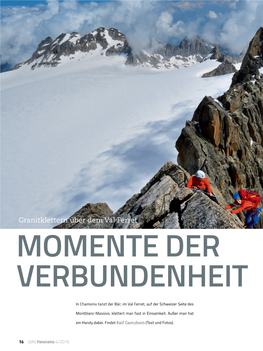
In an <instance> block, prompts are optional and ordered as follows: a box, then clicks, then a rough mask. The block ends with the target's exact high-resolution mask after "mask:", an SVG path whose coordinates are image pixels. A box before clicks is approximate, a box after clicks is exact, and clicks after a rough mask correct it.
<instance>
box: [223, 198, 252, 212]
mask: <svg viewBox="0 0 263 351" xmlns="http://www.w3.org/2000/svg"><path fill="white" fill-rule="evenodd" d="M235 206H240V207H239V208H237V209H236V210H232V211H230V212H231V213H239V212H242V211H243V210H251V209H254V208H255V203H254V202H252V201H249V200H242V203H241V205H239V204H238V203H237V202H234V203H233V204H231V205H228V206H226V207H225V209H226V210H227V209H229V208H232V207H235Z"/></svg>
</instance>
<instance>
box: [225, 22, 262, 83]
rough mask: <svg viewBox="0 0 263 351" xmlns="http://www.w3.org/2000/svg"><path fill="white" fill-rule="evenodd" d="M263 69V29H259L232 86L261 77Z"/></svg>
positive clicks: (234, 77)
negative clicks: (260, 70) (260, 69)
mask: <svg viewBox="0 0 263 351" xmlns="http://www.w3.org/2000/svg"><path fill="white" fill-rule="evenodd" d="M261 67H263V27H261V28H259V30H258V31H257V33H256V35H255V36H254V38H253V39H252V40H251V42H250V43H249V47H248V50H247V53H246V55H245V57H244V59H243V61H242V65H241V68H240V70H239V71H238V72H237V73H236V74H235V75H234V76H233V80H232V85H231V87H234V86H235V85H236V84H238V83H243V82H247V81H250V80H251V79H253V78H258V77H259V75H260V74H259V68H261Z"/></svg>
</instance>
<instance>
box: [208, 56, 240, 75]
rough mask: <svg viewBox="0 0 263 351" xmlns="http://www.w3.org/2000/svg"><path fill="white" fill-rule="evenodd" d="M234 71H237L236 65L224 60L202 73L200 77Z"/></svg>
mask: <svg viewBox="0 0 263 351" xmlns="http://www.w3.org/2000/svg"><path fill="white" fill-rule="evenodd" d="M235 72H237V69H236V67H235V66H234V65H233V64H232V63H231V62H229V61H228V60H226V61H224V62H223V63H221V65H219V66H218V67H217V68H216V69H214V70H213V71H211V72H208V73H205V74H203V75H202V78H209V77H216V76H223V75H224V74H230V73H235Z"/></svg>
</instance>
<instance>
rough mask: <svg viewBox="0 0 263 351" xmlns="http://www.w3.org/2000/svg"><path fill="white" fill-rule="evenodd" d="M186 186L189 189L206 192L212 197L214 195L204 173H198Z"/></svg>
mask: <svg viewBox="0 0 263 351" xmlns="http://www.w3.org/2000/svg"><path fill="white" fill-rule="evenodd" d="M186 186H187V188H192V189H201V190H206V191H207V192H208V193H209V195H210V196H212V195H213V194H212V189H211V186H210V184H209V182H208V180H207V179H206V177H205V174H204V172H203V171H200V170H199V171H197V172H196V174H195V175H194V176H192V177H191V178H190V179H189V181H188V183H187V185H186Z"/></svg>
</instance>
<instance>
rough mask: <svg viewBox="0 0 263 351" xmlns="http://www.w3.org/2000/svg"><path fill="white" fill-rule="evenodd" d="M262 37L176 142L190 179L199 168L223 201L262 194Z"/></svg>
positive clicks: (262, 225)
mask: <svg viewBox="0 0 263 351" xmlns="http://www.w3.org/2000/svg"><path fill="white" fill-rule="evenodd" d="M262 35H263V28H260V29H259V31H258V32H257V34H256V36H255V38H256V39H255V38H253V40H252V41H251V43H250V46H249V49H248V54H246V56H245V57H244V60H243V63H242V66H241V69H240V71H238V72H237V73H235V74H234V76H233V80H232V84H231V87H230V89H229V90H228V91H227V92H226V93H224V94H223V95H222V96H220V97H218V98H217V99H213V98H211V97H207V96H206V97H205V98H204V99H203V101H202V102H201V103H200V104H199V106H198V107H197V109H196V111H195V113H194V116H193V118H192V121H187V122H186V126H185V128H184V129H183V130H182V133H181V135H180V137H179V139H178V140H177V142H176V148H177V150H178V152H179V154H178V164H179V165H181V166H182V167H184V168H185V169H186V170H187V171H188V172H189V173H191V174H193V173H194V172H195V171H196V170H197V169H202V170H203V171H204V172H205V173H207V174H208V175H209V176H210V177H211V178H212V180H213V181H214V183H215V184H216V186H217V188H218V189H219V190H220V191H221V193H222V195H223V197H224V198H225V199H226V200H227V201H231V199H232V195H233V193H234V192H236V190H239V189H241V188H245V189H249V190H251V191H255V192H257V193H259V194H260V195H261V196H262V195H263V193H262V187H263V75H262V74H261V75H260V72H259V70H258V69H259V68H260V67H263V62H262V61H261V65H262V66H260V64H259V60H260V59H261V57H263V45H261V46H259V45H258V42H259V41H258V38H262ZM254 46H256V48H255V47H254ZM259 47H260V50H261V51H259V49H258V48H259ZM252 53H253V54H254V55H255V56H253V54H252ZM246 72H247V74H245V73H246ZM252 73H253V74H252ZM243 216H244V215H243V214H241V215H240V218H242V217H243ZM257 227H260V228H262V227H263V220H262V217H261V219H260V222H259V223H258V225H257Z"/></svg>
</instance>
